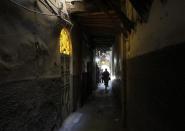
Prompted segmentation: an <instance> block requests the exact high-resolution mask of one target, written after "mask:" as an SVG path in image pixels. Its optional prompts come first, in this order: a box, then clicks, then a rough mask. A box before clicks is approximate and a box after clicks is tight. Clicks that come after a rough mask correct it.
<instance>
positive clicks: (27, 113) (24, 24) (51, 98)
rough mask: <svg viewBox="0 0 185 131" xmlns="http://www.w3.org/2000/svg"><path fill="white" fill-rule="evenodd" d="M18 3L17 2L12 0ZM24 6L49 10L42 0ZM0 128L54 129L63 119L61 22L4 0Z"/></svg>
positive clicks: (20, 130) (0, 36)
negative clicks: (39, 3)
mask: <svg viewBox="0 0 185 131" xmlns="http://www.w3.org/2000/svg"><path fill="white" fill-rule="evenodd" d="M17 2H20V1H17ZM22 4H24V5H25V6H26V7H27V8H29V9H34V10H37V11H39V12H44V13H49V11H47V10H46V9H45V8H44V7H43V6H42V5H38V4H36V6H34V5H35V4H34V2H33V1H32V0H30V1H26V2H25V1H24V2H22ZM0 16H1V17H0V24H1V26H0V96H1V97H0V105H1V106H0V116H1V117H0V130H2V131H54V130H56V129H57V128H59V127H60V126H61V124H62V121H63V119H64V117H63V116H65V114H63V110H64V109H63V106H62V96H63V93H64V91H63V87H62V86H63V83H62V79H61V77H60V57H59V56H60V55H59V35H60V30H61V28H62V25H61V21H60V20H59V19H58V18H57V17H55V16H46V15H39V14H37V13H33V12H29V11H26V10H24V9H22V8H20V7H17V6H15V5H14V4H12V3H10V2H9V1H7V0H3V1H1V4H0Z"/></svg>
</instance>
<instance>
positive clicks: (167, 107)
mask: <svg viewBox="0 0 185 131" xmlns="http://www.w3.org/2000/svg"><path fill="white" fill-rule="evenodd" d="M184 50H185V43H180V44H177V45H174V46H170V47H166V48H163V49H160V50H158V51H155V52H152V53H148V54H145V55H142V56H138V57H135V58H133V59H130V60H128V65H127V67H128V68H127V69H128V70H127V72H128V73H127V74H128V79H127V80H128V82H127V83H128V84H127V89H128V107H127V110H128V128H129V131H138V130H142V131H174V130H181V129H184V128H185V125H184V121H185V115H184V110H185V105H184V101H185V95H184V93H185V88H184V87H185V68H184V67H185V63H184V60H185V53H184Z"/></svg>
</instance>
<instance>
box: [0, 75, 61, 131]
mask: <svg viewBox="0 0 185 131" xmlns="http://www.w3.org/2000/svg"><path fill="white" fill-rule="evenodd" d="M63 90H64V89H63V88H62V83H61V78H42V79H37V80H36V79H33V80H22V81H14V82H9V83H4V84H1V85H0V96H1V98H0V105H1V106H0V116H1V117H0V130H1V131H56V129H58V128H59V127H60V126H61V123H62V121H63V119H64V118H63V114H62V112H61V111H62V98H61V96H62V95H63Z"/></svg>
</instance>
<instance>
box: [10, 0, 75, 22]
mask: <svg viewBox="0 0 185 131" xmlns="http://www.w3.org/2000/svg"><path fill="white" fill-rule="evenodd" d="M8 1H10V2H11V3H13V4H15V5H17V6H19V7H21V8H23V9H25V10H27V11H29V12H33V13H37V14H40V15H46V16H56V17H60V18H61V19H63V20H64V21H65V22H67V23H68V24H70V25H73V24H72V23H71V22H70V21H69V20H67V19H65V18H62V17H61V15H54V14H47V13H43V12H39V11H36V10H32V9H29V8H27V7H25V6H23V5H22V4H20V3H18V2H15V1H14V0H8Z"/></svg>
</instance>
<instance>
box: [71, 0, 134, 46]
mask: <svg viewBox="0 0 185 131" xmlns="http://www.w3.org/2000/svg"><path fill="white" fill-rule="evenodd" d="M111 2H113V1H112V0H109V2H106V1H104V0H92V1H88V0H85V2H84V4H83V9H84V5H86V9H85V10H84V11H82V10H81V9H80V8H79V7H80V6H79V3H78V8H79V11H78V10H77V9H76V10H75V11H74V12H71V13H70V14H71V17H72V19H73V20H74V21H75V22H77V23H78V24H79V25H80V27H81V29H82V30H83V31H84V32H85V33H86V34H87V35H88V38H90V41H91V43H90V44H91V46H92V47H98V48H99V47H101V48H107V47H111V46H112V45H113V44H114V43H115V36H116V34H118V33H119V32H123V33H124V34H125V36H126V35H127V32H129V31H130V30H131V28H132V26H133V25H132V24H133V23H132V22H131V21H130V20H129V19H128V18H127V17H126V15H125V14H124V13H123V12H122V11H121V7H120V3H119V2H120V1H119V0H115V1H114V2H113V3H111ZM73 4H74V3H73ZM74 5H75V4H74Z"/></svg>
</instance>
